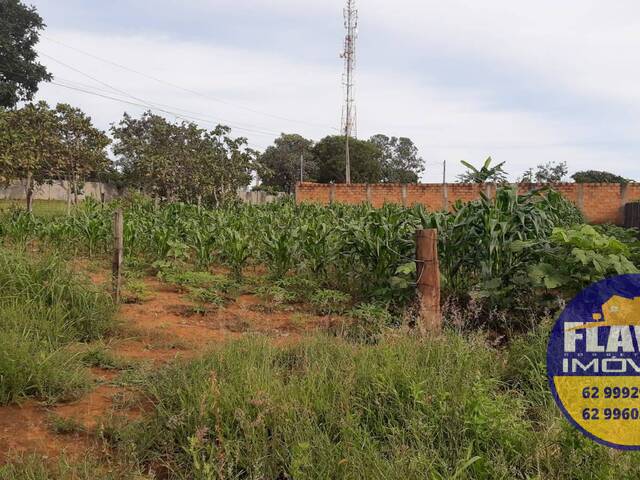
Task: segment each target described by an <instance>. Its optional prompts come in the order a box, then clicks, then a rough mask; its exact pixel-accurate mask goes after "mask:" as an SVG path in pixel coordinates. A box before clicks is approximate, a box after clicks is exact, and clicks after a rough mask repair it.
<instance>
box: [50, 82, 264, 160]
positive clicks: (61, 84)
mask: <svg viewBox="0 0 640 480" xmlns="http://www.w3.org/2000/svg"><path fill="white" fill-rule="evenodd" d="M50 83H51V84H52V85H56V86H58V87H62V88H67V89H69V90H74V91H77V92H82V93H86V94H88V95H93V96H96V97H101V98H104V99H107V100H113V101H115V102H120V103H124V104H127V105H133V106H135V107H142V108H145V109H148V110H153V111H156V112H162V113H166V114H168V115H172V116H174V117H176V118H182V119H185V120H189V119H195V118H194V117H185V116H183V115H181V114H179V113H176V112H172V111H170V110H165V109H162V108H157V107H153V108H152V107H149V105H146V104H143V103H138V102H133V101H130V100H124V99H122V98H117V97H113V96H111V95H105V94H102V93H98V92H92V91H90V90H87V89H84V88H79V87H74V86H71V85H65V84H63V83H59V82H56V81H55V80H54V81H51V82H50ZM195 120H197V121H202V122H203V123H209V124H211V125H218V123H217V122H212V121H208V120H202V119H195ZM229 126H232V125H229ZM233 128H237V129H239V130H241V128H240V127H235V126H233ZM258 134H259V135H267V136H271V134H267V133H258ZM247 145H249V146H251V147H252V148H261V147H258V146H256V145H253V144H249V143H247Z"/></svg>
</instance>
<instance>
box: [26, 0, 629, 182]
mask: <svg viewBox="0 0 640 480" xmlns="http://www.w3.org/2000/svg"><path fill="white" fill-rule="evenodd" d="M25 3H30V4H33V5H34V6H35V7H36V8H37V10H38V11H39V13H40V15H41V16H42V17H43V18H44V21H45V23H46V24H47V28H46V30H45V32H44V33H43V35H42V38H41V41H40V44H39V45H38V51H39V53H40V61H41V62H42V63H43V64H45V65H46V66H47V67H48V68H49V70H50V71H51V72H52V73H53V74H54V76H55V79H54V82H55V83H51V84H43V85H42V86H41V88H40V92H39V93H38V96H37V99H44V100H47V101H48V102H49V103H51V104H55V103H57V102H66V103H71V104H72V105H75V106H78V107H80V108H82V109H83V110H84V111H85V112H86V113H87V114H89V115H90V116H91V117H92V118H93V120H94V123H95V124H96V125H97V126H98V127H100V128H102V129H105V130H106V129H108V128H109V126H110V125H111V124H112V123H114V122H118V121H119V120H120V119H121V118H122V114H123V113H124V112H125V111H127V112H129V113H130V114H131V115H134V116H138V115H140V114H141V113H142V112H143V111H145V110H146V109H148V106H150V105H151V106H153V107H154V109H155V111H156V113H160V114H162V115H164V116H166V117H167V118H168V119H170V120H172V121H176V120H183V119H187V120H193V121H196V123H199V124H200V125H201V126H202V127H204V128H213V127H214V125H215V124H217V123H222V124H225V125H229V126H231V127H232V131H233V133H234V134H235V135H237V136H243V137H246V138H247V139H248V142H249V144H250V145H251V146H252V147H253V148H256V149H259V150H264V148H266V147H267V146H268V145H270V144H271V143H272V142H273V140H274V138H275V137H277V136H278V135H279V134H280V133H282V132H286V133H299V134H301V135H303V136H305V137H308V138H312V139H314V140H319V139H320V138H322V137H324V136H326V135H329V134H336V133H338V131H339V128H340V121H341V113H342V102H343V88H342V84H341V81H342V72H343V61H342V60H341V59H340V56H339V53H340V51H341V49H342V45H343V39H344V24H343V17H342V14H343V7H344V5H343V2H342V1H338V0H208V1H205V0H182V1H179V0H129V1H125V0H110V1H108V2H107V1H98V0H90V1H89V0H31V1H29V0H26V2H25ZM356 6H357V8H358V10H359V12H358V13H359V30H358V31H359V37H358V41H357V47H356V49H357V51H356V57H357V61H356V73H355V83H356V89H355V92H356V93H355V99H356V105H357V135H358V138H362V139H365V138H369V137H370V136H371V135H374V134H377V133H383V134H386V135H390V136H391V135H394V136H405V137H409V138H411V139H412V140H413V141H414V142H415V144H416V145H417V146H418V148H419V150H420V155H421V156H422V158H423V159H424V161H425V163H426V172H425V173H424V175H423V176H422V179H421V180H422V181H424V182H440V181H442V162H443V161H445V160H446V162H447V180H448V181H454V180H455V176H456V175H457V174H459V173H461V171H462V170H464V167H462V166H461V165H460V160H467V161H470V162H471V163H474V164H480V163H481V162H482V161H484V159H485V158H486V157H487V156H491V157H492V158H493V159H494V161H496V162H506V164H505V170H506V171H507V172H508V173H509V174H510V178H511V179H516V178H517V177H518V176H519V175H521V174H522V172H524V171H525V170H526V169H527V168H530V167H534V168H535V167H536V165H538V164H543V163H546V162H549V161H566V162H567V165H568V167H569V173H570V174H571V173H573V172H575V171H577V170H586V169H596V170H607V171H611V172H614V173H617V174H620V175H623V176H625V177H628V178H633V179H636V180H640V138H638V132H640V61H638V59H637V56H638V52H640V2H637V0H616V1H615V2H605V1H603V0H563V1H561V2H558V1H557V0H553V1H552V0H536V1H535V2H525V1H515V2H514V1H511V2H507V1H505V0H483V1H477V0H466V1H465V0H447V1H446V2H445V1H442V0H394V1H388V0H366V1H365V0H357V4H356ZM63 85H64V86H63ZM69 87H70V88H69ZM88 92H89V93H88ZM96 94H97V95H102V96H97V95H96ZM105 97H110V98H105ZM114 99H117V100H114ZM124 102H128V103H124Z"/></svg>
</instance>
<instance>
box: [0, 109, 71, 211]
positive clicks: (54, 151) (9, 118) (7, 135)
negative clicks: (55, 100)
mask: <svg viewBox="0 0 640 480" xmlns="http://www.w3.org/2000/svg"><path fill="white" fill-rule="evenodd" d="M2 117H3V118H2V124H3V128H2V130H0V158H2V159H3V160H2V161H3V164H4V165H3V167H5V168H4V173H3V176H4V177H5V179H6V180H5V181H8V180H11V179H21V180H22V181H23V184H24V189H25V196H26V199H27V210H28V211H29V212H31V211H32V205H33V194H34V192H35V189H36V188H37V187H38V185H42V184H44V183H48V182H51V178H52V172H55V171H56V169H57V165H58V162H59V160H60V158H61V155H62V151H63V146H62V143H61V139H60V135H59V130H58V124H57V118H56V115H55V112H54V111H53V110H51V109H50V108H49V106H48V105H47V103H46V102H39V103H37V104H27V105H25V106H24V107H23V108H21V109H19V110H6V111H4V112H2Z"/></svg>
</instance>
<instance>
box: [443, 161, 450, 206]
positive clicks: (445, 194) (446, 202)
mask: <svg viewBox="0 0 640 480" xmlns="http://www.w3.org/2000/svg"><path fill="white" fill-rule="evenodd" d="M442 198H443V202H442V209H443V210H444V211H445V212H446V211H448V210H449V192H448V191H447V161H446V160H443V161H442Z"/></svg>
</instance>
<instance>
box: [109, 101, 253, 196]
mask: <svg viewBox="0 0 640 480" xmlns="http://www.w3.org/2000/svg"><path fill="white" fill-rule="evenodd" d="M111 132H112V134H113V137H114V139H115V144H114V147H113V151H114V153H115V154H116V155H117V156H118V165H119V166H120V167H121V168H122V173H123V178H124V181H125V184H126V185H129V186H132V187H134V188H138V189H140V190H142V191H143V192H145V193H148V194H150V195H153V196H155V197H159V198H163V199H167V200H181V201H186V202H196V201H204V202H207V203H209V204H220V203H221V202H223V201H225V200H228V199H230V198H233V197H235V195H236V191H237V189H238V188H240V187H244V186H246V185H248V184H249V183H250V182H251V172H252V170H253V169H255V160H256V156H257V152H255V151H253V150H251V149H249V148H248V147H247V140H246V138H242V137H240V138H233V137H232V136H231V129H230V128H229V127H226V126H223V125H218V126H217V127H216V128H215V129H214V130H212V131H209V132H208V131H206V130H203V129H201V128H199V127H198V126H197V125H195V124H194V123H189V122H182V123H170V122H168V121H167V120H166V119H165V118H164V117H161V116H159V115H155V114H153V113H151V112H145V113H144V114H143V115H142V117H140V118H132V117H131V116H129V115H128V114H126V113H125V115H124V117H123V119H122V120H121V121H120V123H119V124H118V125H113V126H112V128H111Z"/></svg>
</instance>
